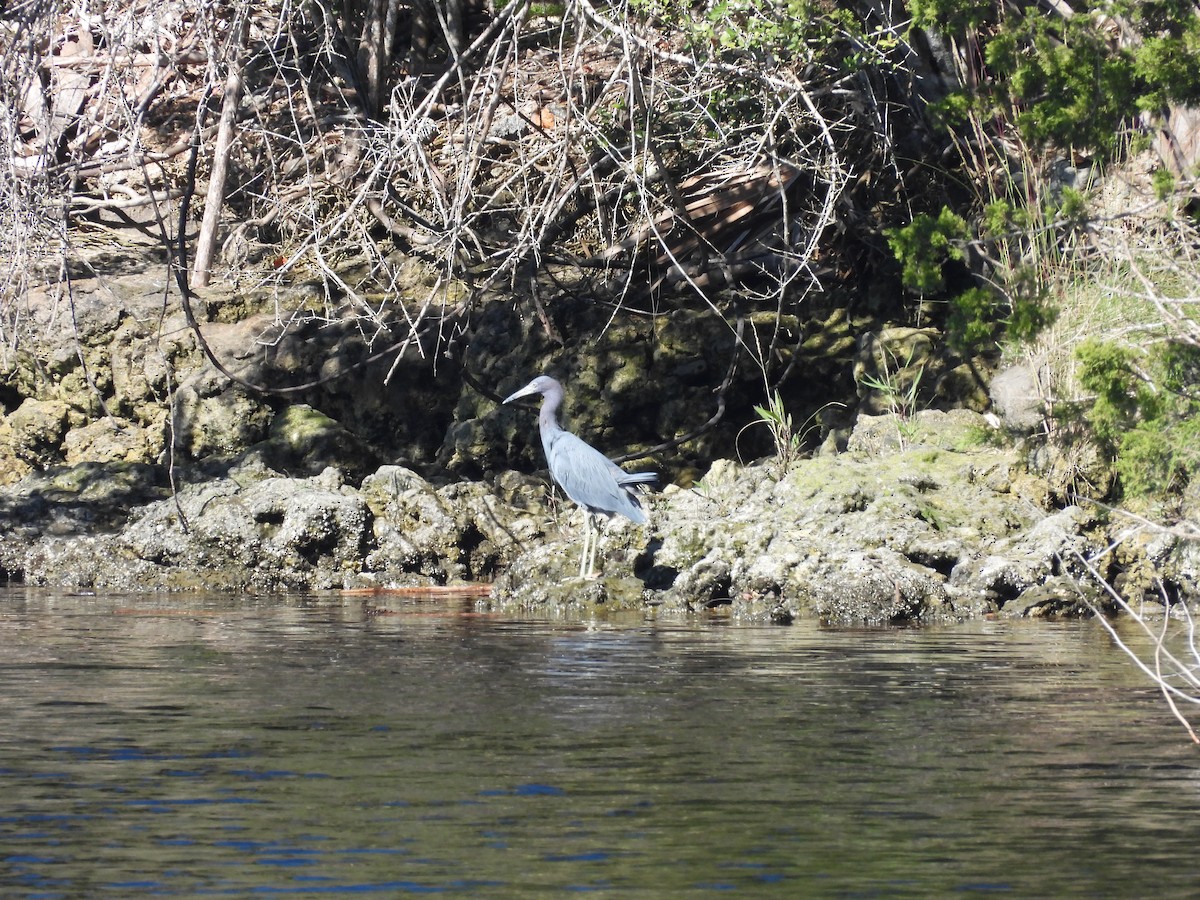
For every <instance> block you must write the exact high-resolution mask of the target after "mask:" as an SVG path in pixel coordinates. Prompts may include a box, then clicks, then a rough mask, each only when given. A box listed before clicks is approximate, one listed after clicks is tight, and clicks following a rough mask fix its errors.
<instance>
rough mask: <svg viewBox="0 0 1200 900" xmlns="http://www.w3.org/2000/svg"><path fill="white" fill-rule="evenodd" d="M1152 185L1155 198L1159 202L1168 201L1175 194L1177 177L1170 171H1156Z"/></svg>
mask: <svg viewBox="0 0 1200 900" xmlns="http://www.w3.org/2000/svg"><path fill="white" fill-rule="evenodd" d="M1150 183H1151V184H1152V185H1153V187H1154V196H1156V197H1157V198H1158V199H1159V200H1166V199H1167V198H1168V197H1170V196H1171V194H1173V193H1174V192H1175V176H1174V175H1172V174H1171V170H1170V169H1166V168H1161V169H1155V170H1154V175H1153V176H1151V180H1150Z"/></svg>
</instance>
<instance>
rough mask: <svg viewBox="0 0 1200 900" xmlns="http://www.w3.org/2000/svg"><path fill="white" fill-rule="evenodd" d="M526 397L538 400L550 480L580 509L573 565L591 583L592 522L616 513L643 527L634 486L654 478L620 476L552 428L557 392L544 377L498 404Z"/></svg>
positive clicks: (571, 437) (619, 470)
mask: <svg viewBox="0 0 1200 900" xmlns="http://www.w3.org/2000/svg"><path fill="white" fill-rule="evenodd" d="M532 394H541V395H542V409H541V412H539V413H538V430H539V431H540V432H541V434H542V449H543V450H544V451H545V453H546V462H547V463H549V465H550V477H551V478H553V479H554V480H555V481H556V482H557V483H558V486H559V487H561V488H562V489H563V491H565V492H566V495H567V496H568V497H570V498H571V499H572V500H574V501H575V502H576V503H578V504H579V505H580V506H581V507H583V555H582V556H581V558H580V560H579V577H580V578H587V577H591V576H592V574H593V573H594V572H595V569H596V543H597V540H598V539H599V534H598V531H599V529H598V528H597V529H596V531H597V533H596V534H595V535H593V528H592V516H593V515H603V516H611V515H613V514H614V513H620V514H621V515H623V516H625V518H627V519H631V520H632V521H634V522H636V523H638V524H639V525H644V524H645V522H646V514H645V513H644V512H642V506H641V504H640V503H639V502H638V498H637V493H636V492H635V490H634V486H635V485H639V484H649V483H650V482H652V481H656V480H657V478H658V476H657V475H655V474H654V473H653V472H626V471H625V470H624V469H622V468H621V467H620V466H618V465H617V464H616V463H615V462H613V461H612V460H611V459H609V458H608V457H607V456H605V455H604V454H603V453H601V452H600V451H599V450H597V449H596V448H595V447H592V446H591V445H589V444H587V443H586V442H584V441H583V440H581V439H579V438H577V437H576V436H575V435H573V434H571V432H569V431H564V430H563V427H562V426H561V425H559V424H558V408H559V407H560V406H562V401H563V388H562V385H561V384H559V383H558V382H557V381H555V380H554V379H553V378H551V377H550V376H549V375H539V376H538V377H537V378H535V379H533V381H531V382H529V384H527V385H525V387H523V388H521V389H520V390H519V391H517V392H516V393H515V394H512V395H511V396H509V397H508V398H507V399H505V401H504V402H505V403H511V402H512V401H513V400H517V399H519V398H521V397H528V396H530V395H532ZM589 545H590V547H591V555H590V556H589V554H588V548H589Z"/></svg>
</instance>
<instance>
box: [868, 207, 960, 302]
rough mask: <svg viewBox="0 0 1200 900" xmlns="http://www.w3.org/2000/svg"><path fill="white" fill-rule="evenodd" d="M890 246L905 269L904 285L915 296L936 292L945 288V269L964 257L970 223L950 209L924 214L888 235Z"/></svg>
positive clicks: (943, 208)
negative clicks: (951, 261) (963, 247)
mask: <svg viewBox="0 0 1200 900" xmlns="http://www.w3.org/2000/svg"><path fill="white" fill-rule="evenodd" d="M885 233H886V235H887V241H888V246H889V247H891V248H892V253H893V255H894V256H895V257H896V259H897V260H898V261H899V262H900V265H901V266H902V267H903V269H904V275H903V278H904V286H905V287H906V288H908V289H909V290H910V291H913V292H914V293H917V294H921V295H925V294H933V293H936V292H938V291H940V290H942V288H943V287H944V286H945V278H944V274H943V272H944V269H945V266H946V263H947V262H949V261H950V260H961V259H962V258H963V251H962V244H963V242H964V241H965V240H966V238H967V234H968V231H967V223H966V220H965V219H963V218H962V216H959V215H957V214H956V213H954V212H952V211H951V210H950V209H948V208H947V207H942V211H941V212H939V213H938V214H937V215H936V216H929V215H925V214H921V215H918V216H915V217H914V218H913V220H912V223H911V224H909V225H905V226H903V227H900V228H891V229H888V230H887V231H886V232H885Z"/></svg>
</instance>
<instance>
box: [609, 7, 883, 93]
mask: <svg viewBox="0 0 1200 900" xmlns="http://www.w3.org/2000/svg"><path fill="white" fill-rule="evenodd" d="M630 6H631V8H632V9H633V10H634V11H635V12H636V13H638V14H639V15H641V16H644V17H646V18H648V19H653V20H655V21H657V22H658V23H659V24H660V25H661V26H664V27H668V28H673V29H677V30H679V31H680V32H682V33H683V34H684V36H685V37H686V39H687V43H688V46H689V48H690V50H691V52H692V53H694V54H696V55H697V56H699V57H713V56H721V55H733V56H737V57H743V58H753V59H757V60H788V61H790V62H792V63H793V64H794V63H796V62H801V63H804V64H806V65H813V64H818V65H820V64H824V65H829V66H836V67H837V68H839V69H843V70H847V71H850V70H853V69H855V68H858V67H860V66H863V65H866V64H868V63H871V62H878V60H879V59H880V58H881V57H882V56H884V55H886V54H887V53H888V52H890V51H891V50H892V49H894V48H895V47H896V46H897V45H898V41H897V39H896V37H895V36H894V35H891V34H888V33H886V32H883V31H880V32H867V31H866V30H865V29H864V28H863V25H862V22H861V21H860V20H859V19H858V18H857V17H856V16H855V15H854V13H853V12H852V11H851V10H849V9H845V8H842V7H841V6H840V5H839V4H838V3H837V2H836V0H715V2H713V3H711V4H706V5H705V6H704V7H703V8H702V10H701V9H700V8H697V7H696V5H695V4H693V3H691V2H690V0H631V3H630ZM735 87H736V86H735Z"/></svg>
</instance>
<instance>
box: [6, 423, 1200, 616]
mask: <svg viewBox="0 0 1200 900" xmlns="http://www.w3.org/2000/svg"><path fill="white" fill-rule="evenodd" d="M901 426H903V427H901ZM995 436H996V434H995V433H994V429H992V428H991V426H990V425H989V424H988V422H987V421H986V420H985V419H984V417H982V416H980V415H978V414H975V413H972V412H968V411H965V410H959V411H954V412H949V413H942V412H924V413H920V414H918V415H917V416H915V417H913V418H912V419H911V420H908V421H905V422H900V421H898V420H896V419H895V418H894V417H892V416H874V417H867V416H864V417H861V418H860V419H859V422H858V425H857V426H856V427H855V429H854V432H853V433H852V434H851V436H850V439H849V449H848V450H847V451H845V452H840V453H839V452H829V453H824V454H821V455H818V456H816V457H813V458H811V459H805V460H800V461H798V462H796V463H794V464H793V465H792V466H791V468H790V469H789V470H788V471H787V472H782V471H780V470H779V466H778V464H777V463H776V462H774V461H763V462H760V463H757V464H753V465H749V466H743V465H739V464H734V463H731V462H728V461H718V462H716V463H715V464H714V465H713V466H712V467H711V468H710V469H709V471H708V472H707V473H705V475H704V477H703V478H701V479H699V480H698V481H697V482H696V483H694V484H692V485H690V486H688V487H681V486H678V485H669V486H667V487H666V488H665V489H664V490H663V491H661V492H660V493H658V494H654V495H652V496H650V497H649V498H648V499H647V504H648V507H649V509H650V511H651V522H650V524H649V525H647V526H634V525H633V524H632V523H629V522H626V521H624V520H614V521H613V522H612V523H610V525H609V526H608V527H607V528H606V530H605V532H604V536H603V538H602V543H601V553H602V554H603V558H604V573H603V575H602V576H601V577H599V578H596V579H593V580H587V581H582V580H580V579H578V578H577V577H575V573H576V571H577V566H578V558H577V556H576V554H577V552H578V535H579V529H578V525H579V519H578V513H577V511H576V510H575V509H574V507H573V505H572V504H570V503H569V502H560V501H557V500H555V499H554V497H553V495H552V494H550V493H549V492H548V491H547V489H546V482H545V481H544V480H542V479H539V478H537V477H533V476H527V475H522V474H519V473H516V472H512V471H508V472H504V473H501V474H499V475H497V476H496V477H495V478H493V479H492V480H491V481H490V482H486V483H485V482H479V481H477V482H470V481H456V482H447V483H444V484H434V483H431V482H430V481H428V480H426V479H425V478H423V477H421V476H420V475H419V474H417V473H416V472H415V471H413V470H411V469H409V468H405V467H403V466H399V465H384V466H382V467H379V468H378V469H376V470H375V471H373V472H371V473H369V474H367V475H366V476H365V477H363V478H362V479H361V481H358V482H357V483H355V482H353V481H350V480H348V479H347V477H346V476H345V475H344V474H343V472H342V471H341V470H339V469H338V468H335V467H333V466H330V467H327V468H325V469H324V471H322V472H320V473H319V474H317V475H314V476H309V477H294V476H289V475H287V474H285V473H284V472H282V471H280V470H279V469H277V468H274V467H273V466H272V465H270V464H269V463H268V462H267V461H266V460H268V459H278V458H279V454H278V452H277V451H278V448H277V447H276V448H272V447H270V446H269V444H264V445H257V446H255V447H253V448H251V449H250V450H249V451H246V452H244V453H242V454H240V455H238V456H237V457H235V458H232V459H229V460H226V461H225V462H224V463H222V464H221V465H219V466H218V465H217V464H215V463H212V462H209V463H208V464H206V466H204V467H199V468H197V469H195V470H193V471H191V472H188V473H182V474H181V473H176V475H177V477H176V483H175V488H174V490H173V491H172V488H171V485H170V481H169V478H168V474H169V473H167V472H166V471H164V469H163V467H160V466H155V465H151V464H141V463H138V464H131V463H103V464H102V463H84V464H80V465H76V466H64V467H59V468H56V469H52V470H50V471H47V472H44V473H38V474H33V475H29V476H27V477H26V478H24V479H22V480H21V481H20V482H18V483H16V484H14V485H10V486H8V487H6V488H3V489H2V490H0V521H2V522H4V523H5V524H4V525H3V526H2V527H3V531H2V533H0V574H2V575H3V576H4V577H5V578H6V579H8V580H10V581H20V582H24V583H27V584H31V585H46V586H52V587H56V588H61V589H88V590H96V591H109V592H136V591H164V590H166V591H171V590H218V591H240V590H254V591H314V590H328V589H343V590H346V589H354V590H363V589H388V588H396V587H417V586H422V585H445V584H457V583H468V582H494V587H493V590H492V592H491V596H490V598H489V599H481V600H480V601H479V602H480V603H481V604H487V605H490V606H492V607H494V608H496V609H501V610H505V611H510V612H512V611H533V610H543V611H544V610H549V609H557V608H570V609H580V610H583V609H587V608H596V607H605V608H610V609H611V608H621V609H643V608H644V609H666V610H678V611H702V610H717V611H719V612H721V613H724V614H728V615H731V616H734V617H736V618H739V619H744V620H754V621H774V622H788V621H791V620H793V619H794V618H797V617H807V618H813V617H815V618H819V619H821V620H823V621H826V622H829V623H833V624H842V625H880V624H900V623H933V622H943V621H953V620H963V619H970V618H977V617H984V616H1045V615H1064V614H1066V615H1069V614H1075V613H1078V612H1081V611H1085V610H1086V609H1087V605H1086V604H1085V603H1084V602H1083V600H1084V598H1085V595H1086V598H1087V599H1091V600H1100V601H1102V600H1103V595H1102V593H1101V592H1100V591H1099V590H1098V587H1099V586H1098V585H1097V584H1096V583H1095V582H1094V580H1092V579H1090V578H1089V576H1088V574H1087V572H1086V569H1085V567H1084V565H1083V562H1082V560H1083V559H1084V558H1088V559H1093V560H1095V565H1096V567H1097V568H1098V569H1099V570H1100V572H1101V573H1102V574H1103V575H1104V576H1105V577H1106V578H1107V579H1108V580H1109V582H1110V583H1111V584H1113V585H1114V586H1116V587H1117V588H1118V589H1119V590H1121V591H1122V592H1123V594H1124V595H1125V596H1126V597H1127V598H1130V597H1133V598H1137V597H1140V596H1142V595H1145V596H1146V597H1147V599H1148V600H1151V601H1153V600H1155V599H1156V598H1157V597H1158V592H1157V588H1156V581H1155V579H1162V581H1163V582H1164V583H1165V584H1166V585H1167V589H1168V593H1169V595H1170V596H1171V597H1172V599H1176V598H1183V599H1186V600H1194V599H1196V598H1197V596H1200V594H1198V593H1197V585H1200V549H1198V548H1197V547H1196V545H1195V544H1194V543H1187V542H1182V541H1177V540H1176V539H1175V538H1173V537H1172V536H1171V535H1170V534H1169V533H1168V532H1164V531H1161V530H1154V529H1150V528H1146V529H1142V530H1140V531H1136V533H1134V532H1133V531H1131V529H1130V523H1129V522H1128V521H1126V520H1124V519H1122V518H1121V517H1120V516H1116V515H1108V514H1106V513H1105V512H1104V511H1103V510H1102V509H1101V508H1100V507H1098V506H1093V507H1083V506H1066V507H1062V508H1055V504H1054V503H1053V502H1052V500H1051V497H1052V493H1051V491H1050V489H1049V486H1048V485H1047V483H1046V482H1045V481H1043V480H1042V479H1040V478H1038V477H1036V476H1033V475H1030V474H1028V472H1027V466H1026V464H1025V461H1024V459H1023V454H1022V452H1021V450H1020V449H1019V448H1018V447H1013V446H1003V442H1000V441H993V440H990V439H989V438H990V437H995ZM269 451H272V452H269ZM1118 538H1119V540H1118ZM1106 548H1110V549H1108V552H1104V551H1105V549H1106Z"/></svg>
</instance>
